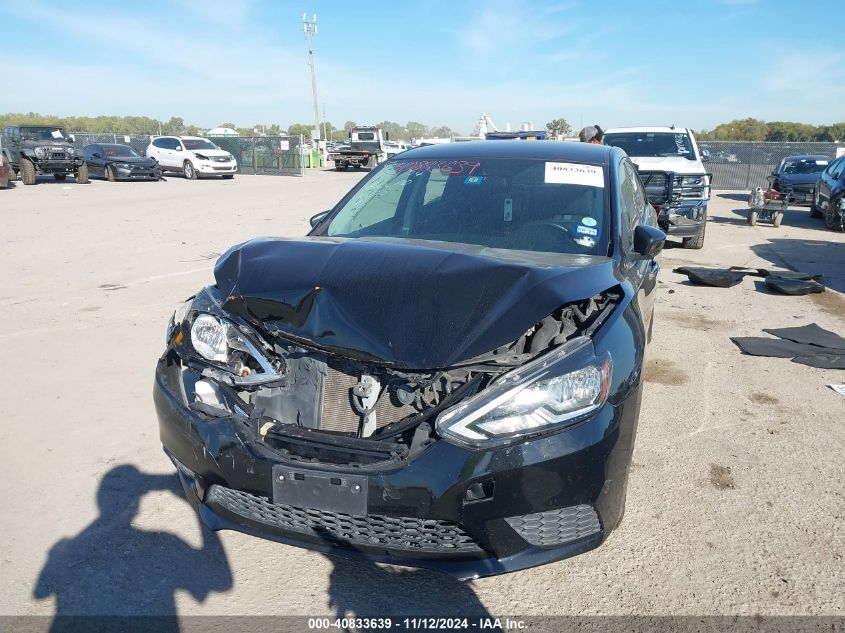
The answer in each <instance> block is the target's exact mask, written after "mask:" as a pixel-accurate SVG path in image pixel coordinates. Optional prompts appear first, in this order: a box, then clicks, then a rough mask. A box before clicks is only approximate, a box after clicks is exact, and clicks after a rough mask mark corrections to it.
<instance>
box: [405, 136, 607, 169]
mask: <svg viewBox="0 0 845 633" xmlns="http://www.w3.org/2000/svg"><path fill="white" fill-rule="evenodd" d="M614 151H617V152H621V150H619V149H618V148H615V147H611V146H609V145H595V144H592V143H570V142H565V141H518V140H512V141H511V140H506V141H463V142H458V143H441V144H439V145H425V146H423V147H417V148H414V149H409V150H407V151H405V152H402V158H401V159H400V160H410V159H423V160H426V159H441V160H443V159H448V160H462V159H466V158H470V157H471V158H527V159H537V160H570V161H574V162H577V163H592V164H594V165H604V164H607V163H608V161H609V160H610V155H611V153H612V152H614Z"/></svg>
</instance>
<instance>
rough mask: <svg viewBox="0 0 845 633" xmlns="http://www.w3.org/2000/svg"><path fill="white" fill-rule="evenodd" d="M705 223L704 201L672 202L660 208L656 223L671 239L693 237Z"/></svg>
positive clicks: (705, 209) (705, 206) (705, 210)
mask: <svg viewBox="0 0 845 633" xmlns="http://www.w3.org/2000/svg"><path fill="white" fill-rule="evenodd" d="M705 222H707V201H706V200H684V201H681V202H672V203H670V204H667V205H665V206H663V207H661V208H660V212H659V214H658V216H657V223H658V225H659V226H660V228H661V229H662V230H663V231H664V232H665V233H666V234H667V235H671V236H673V237H695V236H696V235H698V234H699V233H700V232H701V228H702V226H703V225H704V223H705Z"/></svg>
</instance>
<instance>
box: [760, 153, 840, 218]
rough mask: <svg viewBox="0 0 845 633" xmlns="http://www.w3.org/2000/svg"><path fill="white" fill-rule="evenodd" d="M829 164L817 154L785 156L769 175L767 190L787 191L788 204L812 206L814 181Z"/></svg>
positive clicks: (826, 158)
mask: <svg viewBox="0 0 845 633" xmlns="http://www.w3.org/2000/svg"><path fill="white" fill-rule="evenodd" d="M829 164H830V159H829V158H828V157H827V156H822V155H819V154H802V155H800V156H787V157H786V158H784V159H783V160H782V161H780V164H779V165H778V166H777V167H776V168H775V169H774V170H773V171H772V173H771V174H770V175H769V188H770V189H774V190H775V191H778V192H785V191H789V192H790V193H789V197H788V199H787V202H789V203H792V204H806V205H810V206H812V204H813V197H814V191H815V188H816V181H817V180H818V179H819V174H821V173H822V171H824V170H825V169H826V168H827V166H828V165H829ZM811 214H812V212H811Z"/></svg>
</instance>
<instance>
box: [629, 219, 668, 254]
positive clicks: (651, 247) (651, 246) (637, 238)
mask: <svg viewBox="0 0 845 633" xmlns="http://www.w3.org/2000/svg"><path fill="white" fill-rule="evenodd" d="M665 241H666V234H665V233H664V232H663V231H661V230H660V229H658V228H655V227H653V226H648V225H647V224H640V225H639V226H638V227H637V228H636V229H634V253H636V254H637V257H636V259H653V258H655V257H657V255H658V254H659V253H660V251H662V250H663V243H664V242H665Z"/></svg>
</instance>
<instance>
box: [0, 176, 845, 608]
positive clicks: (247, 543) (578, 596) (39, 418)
mask: <svg viewBox="0 0 845 633" xmlns="http://www.w3.org/2000/svg"><path fill="white" fill-rule="evenodd" d="M360 176H361V174H360V173H356V172H348V173H338V172H332V171H320V172H311V173H308V174H307V176H306V177H305V178H276V177H260V176H238V177H236V178H235V179H234V180H232V181H186V180H183V179H181V178H177V177H172V178H169V179H168V180H167V182H161V183H152V182H151V183H108V182H102V181H94V182H92V183H91V184H90V185H87V186H82V185H75V184H74V183H55V182H52V181H46V180H45V181H43V182H42V183H41V184H39V185H38V186H35V187H24V186H23V185H21V184H20V183H17V186H16V187H14V189H12V190H9V191H0V215H2V219H3V231H2V235H1V236H0V241H2V244H3V248H2V250H0V270H2V271H3V278H4V279H5V282H4V283H3V287H2V289H0V326H2V327H0V341H2V344H3V350H4V354H3V356H4V361H3V364H4V370H3V372H2V375H3V380H2V383H0V385H2V386H0V394H2V396H3V397H2V401H3V403H4V405H5V407H6V410H7V413H6V414H5V415H4V416H3V422H2V424H3V430H4V440H3V445H4V446H3V449H4V450H3V457H4V458H3V460H2V461H0V480H2V481H3V486H2V488H0V507H2V508H3V510H2V512H0V534H2V535H3V539H2V542H0V579H2V581H0V587H2V591H0V614H14V615H26V614H44V615H51V614H53V613H54V612H56V610H57V609H58V610H59V611H60V612H61V613H86V612H88V613H90V612H93V613H147V614H150V613H152V614H155V613H162V614H170V613H173V612H174V610H175V612H178V613H179V614H182V615H184V614H200V613H202V614H230V615H231V614H298V615H314V614H341V615H342V614H344V613H346V612H347V611H350V610H351V611H354V612H355V613H357V614H365V615H383V614H387V613H389V614H401V613H414V614H434V613H444V614H455V613H481V612H484V611H485V610H486V611H487V612H489V613H491V614H493V615H508V614H523V615H526V614H632V613H633V614H697V615H701V614H743V615H754V614H764V615H765V614H795V615H803V614H829V615H839V616H841V615H843V613H845V599H843V595H845V594H843V587H845V564H843V560H842V559H843V554H845V496H843V495H845V468H843V454H845V398H843V397H842V396H840V395H838V394H836V393H835V392H834V391H832V390H831V389H829V388H828V387H826V386H825V385H826V384H828V383H831V382H843V381H845V372H841V371H840V372H837V371H832V370H820V369H813V368H810V367H805V366H802V365H797V364H794V363H791V362H790V361H789V360H786V359H765V358H754V357H749V356H742V355H740V353H739V351H738V349H736V348H735V346H734V345H733V344H732V343H731V342H730V340H729V338H728V337H729V336H732V335H741V336H746V335H751V336H754V335H758V334H760V332H761V329H762V328H764V327H785V326H796V325H803V324H807V323H813V322H816V323H818V324H819V325H821V326H822V327H825V328H827V329H830V330H834V331H838V332H840V333H842V332H843V331H845V295H843V294H842V293H845V235H842V234H833V233H830V232H828V231H825V230H824V224H823V222H822V221H821V220H812V219H810V218H809V216H808V213H807V210H806V209H804V208H793V210H792V211H790V212H788V213H787V215H786V217H785V219H784V225H783V226H782V227H781V228H780V229H775V228H773V227H772V226H771V225H767V224H763V225H760V226H757V227H754V228H752V227H748V226H746V225H745V221H744V210H745V202H744V199H743V198H742V197H741V196H740V195H738V194H733V193H728V192H719V193H717V194H716V195H714V199H713V202H712V206H711V218H710V222H709V224H708V229H707V243H706V245H705V248H704V249H703V250H701V251H687V250H683V249H681V248H669V247H667V249H666V250H665V251H664V254H663V271H662V273H661V284H660V287H659V295H658V299H657V302H658V303H657V310H658V311H657V323H656V324H655V330H654V333H655V338H654V343H653V345H652V346H651V348H650V351H649V358H648V367H647V372H646V378H647V381H648V384H647V385H646V388H645V390H644V400H643V405H642V413H641V417H640V425H639V435H638V438H637V448H636V450H635V453H634V463H633V466H632V472H631V478H630V485H629V490H628V505H627V514H626V517H625V520H624V521H623V523H622V526H621V527H620V528H619V529H618V530H617V531H616V532H615V533H614V534H613V536H612V537H611V538H610V539H609V541H608V542H607V543H606V544H605V545H604V546H602V547H601V548H599V549H598V550H596V551H593V552H590V553H588V554H585V555H582V556H580V557H576V558H573V559H570V560H566V561H562V562H559V563H556V564H553V565H548V566H545V567H540V568H535V569H532V570H528V571H524V572H519V573H514V574H510V575H506V576H500V577H494V578H486V579H481V580H478V581H474V582H470V583H465V584H461V583H458V582H456V581H454V580H452V579H450V578H449V577H446V576H441V575H439V574H437V573H434V572H428V571H420V570H411V569H404V568H393V567H383V566H376V565H372V564H366V563H360V562H348V561H345V560H343V559H337V558H332V557H327V556H324V555H321V554H318V553H312V552H307V551H304V550H300V549H296V548H292V547H287V546H283V545H278V544H275V543H270V542H266V541H262V540H259V539H254V538H251V537H248V536H244V535H241V534H236V533H231V532H222V533H219V534H212V533H209V532H208V531H205V532H204V531H202V530H201V529H200V528H199V525H198V522H197V518H196V517H195V515H194V514H193V512H192V510H191V509H190V508H189V506H188V505H187V503H185V502H184V501H181V500H180V498H179V497H177V496H176V494H175V493H177V494H178V493H179V492H180V490H179V489H178V488H177V486H178V484H177V482H176V478H175V476H174V475H173V468H172V466H171V464H170V462H169V461H168V460H167V458H166V457H165V456H164V454H163V453H162V451H161V447H160V444H159V440H158V429H157V423H156V419H155V415H154V411H153V403H152V398H151V391H152V378H153V369H154V365H155V360H156V358H157V356H158V355H159V353H160V352H161V351H162V349H163V344H164V330H165V326H166V323H167V320H168V318H169V316H170V314H171V313H172V310H173V308H174V307H175V306H176V304H177V303H178V302H179V301H181V300H182V299H184V298H185V297H187V296H189V295H190V294H192V293H193V292H194V291H195V290H196V289H198V288H199V287H201V286H203V285H205V284H207V283H209V282H210V281H211V280H212V274H211V269H212V266H213V264H214V260H215V258H216V256H217V255H218V254H220V253H222V252H223V251H224V250H225V249H226V248H227V247H228V246H230V245H231V244H234V243H237V242H239V241H242V240H245V239H249V238H251V237H256V236H261V235H282V236H296V235H301V234H304V233H305V232H306V230H307V229H308V218H309V217H310V216H311V215H313V214H314V213H317V212H319V211H321V210H324V209H327V208H329V207H330V206H332V205H333V204H334V203H335V202H336V201H337V200H338V199H339V198H340V197H341V196H342V195H343V193H345V192H346V190H348V189H349V188H350V187H351V186H352V185H353V184H354V183H355V182H356V181H357V179H358V178H360ZM684 263H696V264H704V265H713V266H730V265H742V266H766V267H784V266H791V267H794V268H797V269H800V270H805V271H808V272H820V273H823V274H824V275H825V281H826V282H827V283H828V285H829V291H828V292H826V293H824V294H823V295H814V296H810V297H782V296H774V295H769V294H766V293H765V292H762V291H760V290H759V289H758V288H756V287H755V281H754V279H753V278H748V279H746V280H745V281H743V282H742V284H740V285H739V286H736V287H734V288H730V289H719V288H701V287H693V286H690V285H689V284H688V283H687V282H686V281H685V279H686V278H685V277H682V276H681V275H677V274H675V273H672V272H671V271H672V268H674V267H676V266H679V265H682V264H684ZM135 469H137V470H135Z"/></svg>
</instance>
